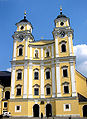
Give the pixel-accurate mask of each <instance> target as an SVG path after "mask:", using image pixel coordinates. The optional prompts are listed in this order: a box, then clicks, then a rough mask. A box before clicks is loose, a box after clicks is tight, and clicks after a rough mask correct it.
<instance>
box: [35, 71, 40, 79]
mask: <svg viewBox="0 0 87 119" xmlns="http://www.w3.org/2000/svg"><path fill="white" fill-rule="evenodd" d="M38 74H39V73H38V72H35V73H34V79H35V80H38Z"/></svg>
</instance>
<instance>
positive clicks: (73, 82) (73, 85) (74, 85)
mask: <svg viewBox="0 0 87 119" xmlns="http://www.w3.org/2000/svg"><path fill="white" fill-rule="evenodd" d="M70 69H71V83H72V96H77V94H76V82H75V70H74V65H73V63H72V62H71V63H70Z"/></svg>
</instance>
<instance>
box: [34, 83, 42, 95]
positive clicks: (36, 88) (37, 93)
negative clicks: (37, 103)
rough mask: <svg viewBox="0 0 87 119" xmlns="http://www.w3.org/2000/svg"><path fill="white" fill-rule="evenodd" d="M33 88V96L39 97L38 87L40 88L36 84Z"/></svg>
mask: <svg viewBox="0 0 87 119" xmlns="http://www.w3.org/2000/svg"><path fill="white" fill-rule="evenodd" d="M33 87H34V95H35V96H37V95H39V87H40V86H39V85H38V84H35V85H34V86H33Z"/></svg>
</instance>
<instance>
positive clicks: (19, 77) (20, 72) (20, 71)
mask: <svg viewBox="0 0 87 119" xmlns="http://www.w3.org/2000/svg"><path fill="white" fill-rule="evenodd" d="M17 80H22V70H21V69H19V70H17Z"/></svg>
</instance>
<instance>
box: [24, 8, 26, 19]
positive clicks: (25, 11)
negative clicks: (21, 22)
mask: <svg viewBox="0 0 87 119" xmlns="http://www.w3.org/2000/svg"><path fill="white" fill-rule="evenodd" d="M24 19H26V10H25V11H24Z"/></svg>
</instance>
